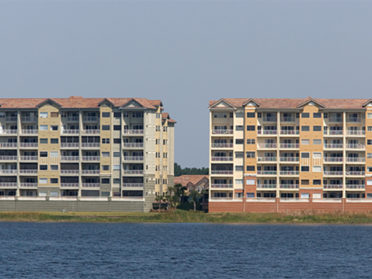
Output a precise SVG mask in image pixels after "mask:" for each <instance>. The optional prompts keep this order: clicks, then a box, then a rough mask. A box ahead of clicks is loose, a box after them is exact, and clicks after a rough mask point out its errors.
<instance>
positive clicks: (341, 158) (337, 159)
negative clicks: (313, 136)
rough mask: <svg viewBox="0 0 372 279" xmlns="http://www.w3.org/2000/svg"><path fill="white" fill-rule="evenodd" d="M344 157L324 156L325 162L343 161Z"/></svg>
mask: <svg viewBox="0 0 372 279" xmlns="http://www.w3.org/2000/svg"><path fill="white" fill-rule="evenodd" d="M343 159H344V158H343V157H324V162H342V161H343Z"/></svg>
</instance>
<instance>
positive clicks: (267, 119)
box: [263, 117, 276, 122]
mask: <svg viewBox="0 0 372 279" xmlns="http://www.w3.org/2000/svg"><path fill="white" fill-rule="evenodd" d="M263 121H264V122H276V117H264V118H263Z"/></svg>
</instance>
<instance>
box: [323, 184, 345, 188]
mask: <svg viewBox="0 0 372 279" xmlns="http://www.w3.org/2000/svg"><path fill="white" fill-rule="evenodd" d="M323 188H324V189H342V188H343V186H342V184H324V185H323Z"/></svg>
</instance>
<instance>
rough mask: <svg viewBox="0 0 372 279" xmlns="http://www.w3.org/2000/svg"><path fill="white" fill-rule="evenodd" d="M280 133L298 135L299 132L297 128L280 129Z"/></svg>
mask: <svg viewBox="0 0 372 279" xmlns="http://www.w3.org/2000/svg"><path fill="white" fill-rule="evenodd" d="M280 134H281V135H299V134H300V132H299V131H298V130H281V131H280Z"/></svg>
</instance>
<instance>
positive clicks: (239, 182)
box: [235, 179, 243, 185]
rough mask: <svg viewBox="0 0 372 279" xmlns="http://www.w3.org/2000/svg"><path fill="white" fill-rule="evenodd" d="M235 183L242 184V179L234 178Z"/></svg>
mask: <svg viewBox="0 0 372 279" xmlns="http://www.w3.org/2000/svg"><path fill="white" fill-rule="evenodd" d="M235 184H237V185H242V184H243V179H235Z"/></svg>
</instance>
